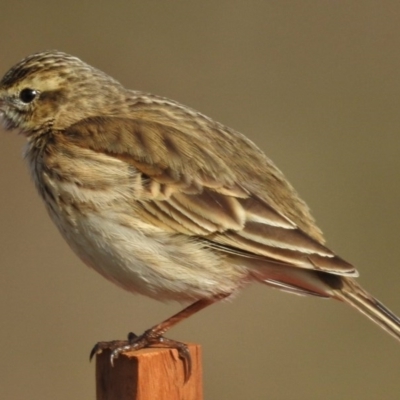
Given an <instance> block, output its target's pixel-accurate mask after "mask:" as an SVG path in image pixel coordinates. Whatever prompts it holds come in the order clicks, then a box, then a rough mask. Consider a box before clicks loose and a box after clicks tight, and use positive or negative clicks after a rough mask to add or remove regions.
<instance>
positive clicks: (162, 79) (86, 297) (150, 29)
mask: <svg viewBox="0 0 400 400" xmlns="http://www.w3.org/2000/svg"><path fill="white" fill-rule="evenodd" d="M399 12H400V6H399V3H398V2H397V1H382V0H380V1H366V0H364V1H338V0H336V1H263V2H261V1H259V2H252V1H242V2H239V1H211V0H210V1H197V2H194V1H193V2H188V1H143V2H134V1H131V2H128V1H126V2H111V1H110V2H109V3H108V4H102V3H101V2H98V1H94V0H93V1H82V0H81V1H68V2H65V1H63V2H61V1H59V2H49V1H36V2H27V1H26V2H24V1H19V2H18V4H17V3H16V2H14V1H4V0H3V1H2V2H1V16H0V38H1V40H0V54H1V57H0V71H1V73H3V72H6V70H7V69H8V68H9V67H11V66H12V65H13V64H14V63H15V62H17V61H19V60H20V59H21V58H22V57H24V56H26V55H28V54H30V53H32V52H35V51H40V50H44V49H51V48H57V49H59V50H63V51H66V52H69V53H72V54H74V55H77V56H79V57H81V58H83V59H84V60H85V61H87V62H89V63H91V64H93V65H95V66H97V67H98V68H100V69H103V70H105V71H106V72H108V73H109V74H110V75H112V76H114V77H116V78H117V79H118V80H120V81H122V82H123V83H124V84H125V85H127V86H129V87H131V88H136V89H141V90H145V91H150V92H154V93H157V94H161V95H165V96H167V97H171V98H173V99H176V100H179V101H180V102H182V103H184V104H188V105H190V106H192V107H194V108H196V109H198V110H201V111H202V112H204V113H205V114H207V115H209V116H211V117H213V118H215V119H216V120H219V121H221V122H223V123H225V124H227V125H229V126H231V127H234V128H236V129H237V130H240V131H241V132H244V133H246V134H247V135H248V136H249V137H251V138H252V139H253V140H254V141H255V142H256V143H258V144H259V145H260V146H261V147H262V148H263V149H264V150H265V151H266V152H267V154H268V155H269V156H270V157H271V158H272V159H273V160H274V161H275V162H276V163H277V164H278V166H279V167H280V168H281V169H282V170H283V171H284V172H285V173H286V175H287V177H288V178H289V179H290V180H291V182H292V183H293V184H294V186H295V187H296V188H297V189H298V190H299V192H300V193H301V194H302V196H303V197H304V198H305V200H306V201H307V202H308V203H309V204H310V206H311V208H312V210H313V213H314V215H315V216H316V218H317V220H318V222H319V225H320V226H321V227H322V229H323V230H324V232H326V236H327V239H328V243H329V244H330V246H331V247H332V248H334V249H335V250H336V251H337V252H338V253H340V254H341V255H342V256H343V257H345V258H347V259H348V260H351V261H352V262H353V263H355V264H356V265H357V266H358V267H359V269H360V271H361V275H362V276H361V282H362V283H363V284H364V285H365V286H366V287H368V288H369V289H370V290H371V291H372V292H373V293H375V294H376V295H377V296H378V297H379V298H380V299H381V300H382V301H383V302H385V303H386V304H389V305H391V307H392V308H393V309H394V310H395V311H397V312H398V313H400V293H399V290H398V288H399V280H400V261H399V258H400V246H399V244H398V242H399V231H400V210H399V204H400V183H399V180H398V176H399V174H400V157H399V155H400V148H399V144H400V139H399V128H400V118H399V104H400V102H399V94H400V58H399V43H400V41H399V39H400V24H399ZM23 143H24V138H23V137H21V136H19V137H18V136H17V135H15V134H14V133H10V132H7V133H4V132H1V133H0V188H1V190H0V267H1V281H0V316H1V330H0V335H1V336H0V398H2V399H38V400H39V399H40V400H42V399H58V400H63V399H65V400H66V399H94V365H93V364H89V362H88V353H89V350H90V348H91V346H92V344H93V343H94V342H95V341H96V340H100V339H116V338H123V337H124V336H125V335H126V333H127V332H128V331H129V330H134V331H135V332H140V331H141V330H143V329H145V328H147V327H149V326H150V325H152V324H154V323H156V322H159V321H160V320H161V319H163V318H165V317H167V316H169V315H170V314H171V313H172V312H174V311H176V310H178V309H179V305H177V304H172V305H165V304H162V303H158V302H155V301H151V300H148V299H146V298H143V297H140V296H136V297H135V296H133V295H131V294H129V293H124V292H123V291H121V290H120V289H118V288H117V287H114V286H113V285H111V284H109V283H108V282H107V281H106V280H104V279H103V278H101V277H100V276H98V275H97V274H95V273H93V272H92V271H90V270H89V269H87V268H86V267H85V266H83V264H82V263H81V262H80V261H79V260H78V259H77V258H76V257H75V256H74V255H73V254H72V252H71V251H70V250H69V249H68V247H67V246H66V244H65V243H64V242H63V240H62V239H61V237H60V235H59V234H58V232H57V231H56V229H55V227H54V226H53V225H52V223H51V222H50V220H49V218H48V216H47V215H46V213H45V211H44V208H43V205H42V204H41V201H40V199H39V197H38V196H37V194H36V193H35V190H34V187H33V185H32V183H31V182H30V179H29V176H28V172H27V171H26V168H25V165H24V162H23V161H22V160H21V147H22V146H23ZM171 336H172V337H174V338H176V339H180V340H187V341H195V342H199V343H201V344H202V346H203V351H204V367H205V377H204V378H205V394H206V398H207V399H208V400H210V399H228V398H229V399H251V400H257V399H344V398H347V399H350V398H351V399H378V398H380V399H383V398H384V399H398V398H399V396H400V393H399V392H400V378H399V374H400V346H399V343H396V341H395V340H393V339H392V338H390V337H389V336H388V335H386V334H385V333H383V332H381V331H380V330H379V329H377V328H376V327H375V326H373V325H372V324H371V323H370V322H369V321H367V320H366V319H365V318H363V317H362V316H360V315H358V314H357V313H355V312H353V311H352V310H351V309H349V308H346V307H344V306H342V305H341V304H339V303H336V302H333V301H322V300H318V299H311V298H301V297H297V296H291V295H288V294H284V293H280V292H277V291H273V290H270V289H268V288H266V287H262V286H254V287H252V288H248V289H246V290H245V291H244V292H243V293H242V294H241V295H240V296H238V298H237V299H236V300H235V301H234V302H232V303H228V304H220V305H216V306H213V307H211V308H209V309H207V310H205V311H203V312H201V313H200V314H198V315H197V316H195V317H193V318H191V319H190V320H188V321H186V322H184V323H183V324H182V325H180V326H178V327H177V328H175V329H174V330H173V331H172V332H171Z"/></svg>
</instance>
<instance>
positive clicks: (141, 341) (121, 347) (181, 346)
mask: <svg viewBox="0 0 400 400" xmlns="http://www.w3.org/2000/svg"><path fill="white" fill-rule="evenodd" d="M148 347H157V348H160V347H161V348H168V349H176V350H178V355H179V358H180V359H181V360H182V361H183V367H184V370H185V380H186V381H187V380H188V379H189V378H190V375H191V373H192V358H191V356H190V352H189V349H188V347H187V345H186V344H185V343H181V342H177V341H176V340H172V339H168V338H166V337H164V336H161V335H160V334H159V333H158V332H156V331H155V330H153V329H148V330H147V331H145V332H144V333H143V334H142V335H140V336H137V335H135V334H134V333H133V332H130V333H129V334H128V339H127V340H113V341H110V342H98V343H96V344H95V346H94V347H93V349H92V351H91V352H90V360H91V359H92V358H93V357H94V355H95V354H100V353H101V352H102V351H103V350H111V355H110V362H111V365H114V361H115V360H116V359H117V358H118V356H119V355H120V354H121V353H125V352H128V351H136V350H140V349H144V348H148Z"/></svg>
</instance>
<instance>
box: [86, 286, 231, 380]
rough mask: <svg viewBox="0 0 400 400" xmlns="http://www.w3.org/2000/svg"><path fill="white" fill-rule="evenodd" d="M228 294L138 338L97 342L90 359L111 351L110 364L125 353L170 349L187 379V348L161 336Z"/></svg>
mask: <svg viewBox="0 0 400 400" xmlns="http://www.w3.org/2000/svg"><path fill="white" fill-rule="evenodd" d="M227 296H228V294H223V295H218V296H214V297H211V298H207V299H201V300H198V301H196V302H195V303H193V304H191V305H190V306H188V307H186V308H184V309H183V310H182V311H179V312H178V313H176V314H174V315H173V316H172V317H169V318H168V319H166V320H165V321H163V322H161V323H160V324H157V325H155V326H153V327H152V328H150V329H147V330H146V331H145V332H144V333H143V334H141V335H140V336H137V335H135V334H134V333H133V332H130V333H129V334H128V340H113V341H110V342H98V343H97V344H96V345H95V346H94V347H93V349H92V351H91V352H90V359H92V358H93V356H94V355H95V354H98V353H101V352H102V351H103V350H105V349H110V350H111V357H110V361H111V364H113V363H114V360H115V359H116V358H117V357H118V356H119V355H120V354H121V353H124V352H127V351H135V350H139V349H143V348H145V347H163V348H170V349H177V350H178V354H179V357H180V358H181V359H182V360H183V363H184V368H185V377H186V379H188V378H189V377H190V374H191V370H192V360H191V357H190V353H189V350H188V347H187V345H186V344H185V343H182V342H178V341H176V340H172V339H168V338H165V337H164V336H162V335H163V334H164V333H165V332H166V331H167V330H169V329H170V328H172V327H173V326H175V325H176V324H177V323H179V322H181V321H183V320H184V319H186V318H188V317H190V316H191V315H193V314H195V313H197V312H198V311H200V310H202V309H203V308H206V307H207V306H209V305H211V304H213V303H215V302H217V301H218V300H221V299H223V298H225V297H227Z"/></svg>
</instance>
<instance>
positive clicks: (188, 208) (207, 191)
mask: <svg viewBox="0 0 400 400" xmlns="http://www.w3.org/2000/svg"><path fill="white" fill-rule="evenodd" d="M164 108H165V107H164ZM160 112H161V111H160ZM132 115H134V112H133V113H132ZM140 115H141V118H140V119H139V118H138V119H127V118H104V117H102V118H91V119H88V120H85V121H81V122H80V123H78V124H75V125H74V126H72V127H71V128H69V130H67V131H66V132H65V134H66V135H67V136H68V140H69V141H72V142H74V143H75V144H76V145H80V146H84V147H87V148H90V149H91V150H93V151H95V152H102V153H106V154H107V155H109V156H110V157H114V158H117V159H119V160H121V161H123V162H125V163H127V164H129V165H130V166H132V167H133V168H135V170H137V171H138V172H139V173H140V174H141V175H142V180H141V181H142V186H143V193H146V196H142V198H140V196H139V195H138V196H139V198H137V199H136V200H137V201H136V202H135V209H136V211H137V213H138V215H139V216H141V217H142V218H143V219H144V220H146V221H148V222H149V223H150V224H152V225H154V226H155V227H158V228H160V229H164V230H165V231H168V232H172V233H176V234H184V235H189V236H193V237H198V238H201V239H203V240H204V243H206V244H207V245H209V246H210V247H215V248H216V249H218V250H219V251H226V253H227V254H228V253H229V254H235V255H236V256H240V255H242V256H243V257H246V258H247V259H248V258H249V257H250V258H251V257H254V258H257V260H258V261H259V260H260V258H265V260H266V261H268V262H275V263H277V264H279V263H281V264H285V265H290V266H295V267H300V268H306V269H315V270H321V271H326V272H330V273H333V274H340V275H356V273H357V272H356V270H355V269H354V267H353V266H352V265H350V264H348V263H347V262H345V261H344V260H342V259H340V258H339V257H337V256H336V255H335V254H334V253H332V252H331V251H330V250H329V249H328V248H326V247H325V246H324V244H323V237H322V234H321V233H320V231H319V230H318V228H317V227H316V226H315V224H314V220H313V219H312V217H311V216H310V214H309V211H308V208H307V207H306V206H305V204H304V203H303V202H301V200H293V199H294V198H295V199H298V197H297V194H296V193H295V192H294V189H293V188H292V187H291V186H289V185H288V184H287V183H286V180H285V179H284V177H283V175H282V174H281V173H280V171H279V170H277V169H276V167H275V166H274V165H273V164H272V163H271V162H270V161H269V160H268V159H266V157H265V156H264V155H263V154H262V153H261V152H260V151H259V150H258V149H257V148H256V147H255V146H254V145H253V144H252V143H251V142H249V141H248V140H247V139H245V138H244V137H243V136H241V135H239V134H237V133H236V132H234V131H231V130H229V129H228V128H224V127H222V126H221V125H217V128H219V129H216V127H215V126H212V125H211V122H210V120H208V119H205V120H204V121H203V125H202V126H197V127H193V126H190V127H188V125H187V123H186V125H185V120H176V121H175V120H174V119H173V118H172V117H168V118H167V117H166V116H165V115H164V117H163V118H164V120H163V122H157V121H147V120H146V119H145V115H146V114H145V112H144V111H143V110H142V111H141V114H140ZM153 117H154V115H153ZM204 118H205V117H204ZM165 121H168V123H166V122H165ZM214 124H216V123H214ZM189 128H190V129H189ZM193 129H197V134H193ZM210 131H212V133H213V134H212V135H210ZM215 137H217V139H218V140H217V139H215ZM227 137H228V139H229V140H228V141H227V142H226V146H223V147H221V145H222V143H225V142H224V140H225V141H226V140H227ZM222 139H223V140H222ZM213 140H214V142H213ZM221 140H222V141H221ZM232 142H233V144H232ZM205 144H206V145H205ZM238 149H240V151H242V152H243V154H236V152H237V151H238ZM250 156H251V157H250ZM243 160H245V161H243ZM250 165H251V167H250ZM276 192H277V193H276Z"/></svg>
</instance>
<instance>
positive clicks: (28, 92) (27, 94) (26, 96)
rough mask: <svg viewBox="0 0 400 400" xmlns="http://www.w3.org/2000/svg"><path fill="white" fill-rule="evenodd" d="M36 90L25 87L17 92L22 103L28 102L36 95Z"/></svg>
mask: <svg viewBox="0 0 400 400" xmlns="http://www.w3.org/2000/svg"><path fill="white" fill-rule="evenodd" d="M37 94H38V92H37V91H36V90H35V89H29V88H25V89H22V90H21V92H20V93H19V98H20V100H21V101H22V102H23V103H26V104H28V103H30V102H31V101H32V100H33V99H34V98H35V97H36V96H37Z"/></svg>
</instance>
